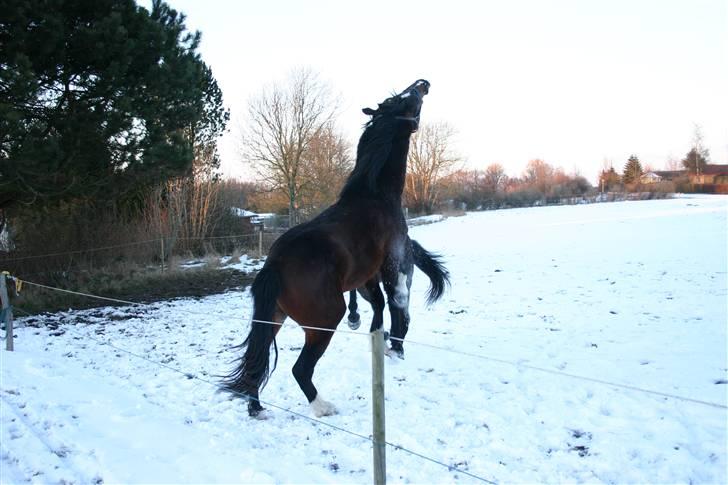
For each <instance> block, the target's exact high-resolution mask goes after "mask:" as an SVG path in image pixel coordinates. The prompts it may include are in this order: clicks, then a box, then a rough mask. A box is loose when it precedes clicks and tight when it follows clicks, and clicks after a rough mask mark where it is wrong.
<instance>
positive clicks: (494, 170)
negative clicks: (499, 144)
mask: <svg viewBox="0 0 728 485" xmlns="http://www.w3.org/2000/svg"><path fill="white" fill-rule="evenodd" d="M483 178H484V180H483V182H484V185H485V187H486V189H487V190H488V191H489V192H492V193H495V192H500V191H503V190H505V187H506V182H507V181H508V176H507V175H506V171H505V169H504V168H503V165H501V164H500V163H492V164H490V165H488V167H487V168H486V169H485V174H484V175H483Z"/></svg>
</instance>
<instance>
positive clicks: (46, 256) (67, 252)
mask: <svg viewBox="0 0 728 485" xmlns="http://www.w3.org/2000/svg"><path fill="white" fill-rule="evenodd" d="M160 239H161V238H157V239H148V240H146V241H136V242H130V243H125V244H116V245H114V246H103V247H99V248H90V249H78V250H75V251H65V252H59V253H48V254H36V255H34V256H21V257H18V258H9V259H3V260H2V262H3V263H9V262H14V261H25V260H28V259H39V258H51V257H53V256H66V255H69V254H81V253H91V252H96V251H105V250H107V249H117V248H124V247H129V246H140V245H142V244H149V243H153V242H159V240H160Z"/></svg>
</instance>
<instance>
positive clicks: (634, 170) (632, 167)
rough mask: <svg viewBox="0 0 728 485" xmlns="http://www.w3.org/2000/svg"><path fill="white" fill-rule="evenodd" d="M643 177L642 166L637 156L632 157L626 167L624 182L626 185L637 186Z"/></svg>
mask: <svg viewBox="0 0 728 485" xmlns="http://www.w3.org/2000/svg"><path fill="white" fill-rule="evenodd" d="M641 176H642V165H641V164H640V161H639V159H638V158H637V156H636V155H631V156H630V157H629V159H628V160H627V164H626V165H625V166H624V173H623V175H622V181H623V182H624V184H625V185H631V184H635V183H637V182H639V181H640V177H641Z"/></svg>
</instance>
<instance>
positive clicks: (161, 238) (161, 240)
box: [159, 237, 164, 273]
mask: <svg viewBox="0 0 728 485" xmlns="http://www.w3.org/2000/svg"><path fill="white" fill-rule="evenodd" d="M159 243H160V245H161V247H162V273H164V237H160V238H159Z"/></svg>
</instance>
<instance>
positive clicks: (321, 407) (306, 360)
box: [293, 329, 337, 418]
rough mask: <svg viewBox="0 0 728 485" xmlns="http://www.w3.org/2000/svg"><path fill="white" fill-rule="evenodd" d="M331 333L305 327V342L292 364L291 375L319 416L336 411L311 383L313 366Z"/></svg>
mask: <svg viewBox="0 0 728 485" xmlns="http://www.w3.org/2000/svg"><path fill="white" fill-rule="evenodd" d="M333 335H334V333H333V332H326V331H322V330H310V329H306V343H305V344H304V346H303V349H302V350H301V354H300V355H299V356H298V360H296V363H295V364H294V366H293V377H295V378H296V382H298V385H299V386H300V387H301V390H302V391H303V393H304V394H305V395H306V399H308V402H309V404H310V405H311V410H312V411H313V413H314V414H315V415H316V417H319V418H320V417H321V416H330V415H332V414H336V412H337V411H336V407H334V405H333V404H331V403H329V402H327V401H324V400H323V399H322V398H321V396H320V395H319V392H318V390H317V389H316V386H314V385H313V381H312V380H311V379H312V377H313V371H314V367H316V363H317V362H318V361H319V359H320V358H321V356H322V355H323V354H324V351H326V347H328V346H329V342H331V337H333Z"/></svg>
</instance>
